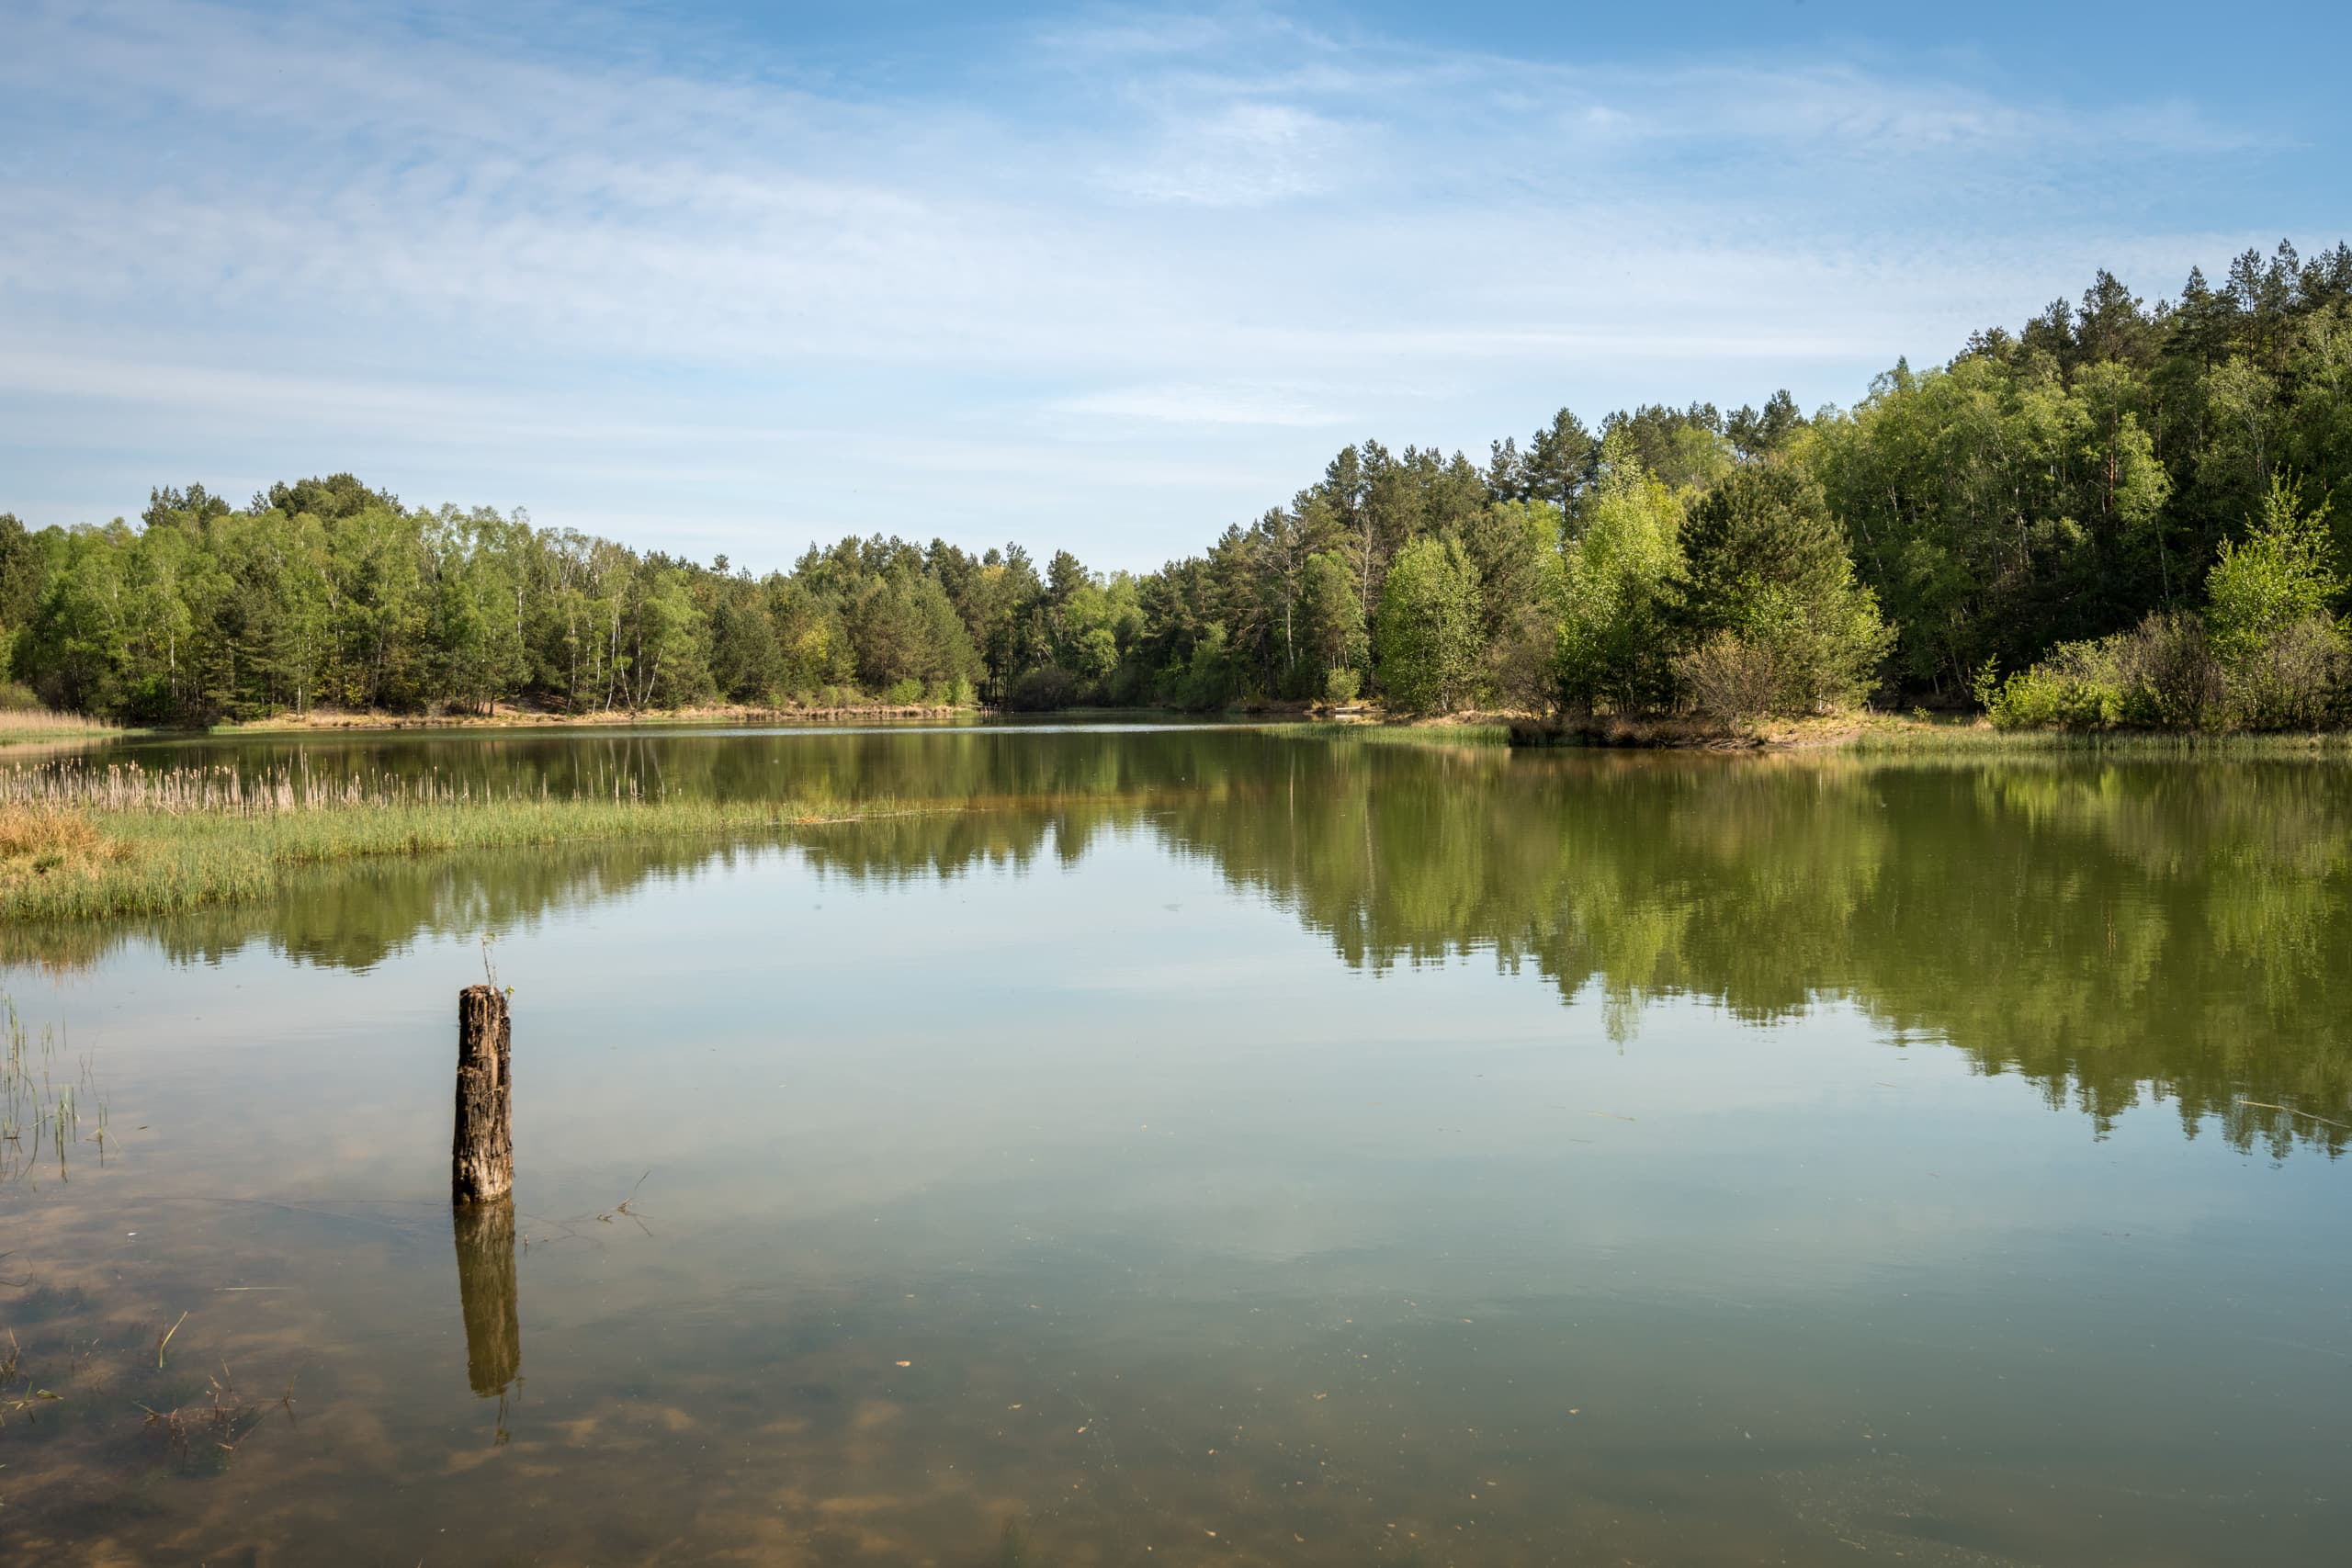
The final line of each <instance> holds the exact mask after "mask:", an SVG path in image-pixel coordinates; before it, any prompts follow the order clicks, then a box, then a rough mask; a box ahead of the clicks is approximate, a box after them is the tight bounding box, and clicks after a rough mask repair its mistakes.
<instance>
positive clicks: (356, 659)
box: [0, 243, 2352, 727]
mask: <svg viewBox="0 0 2352 1568" xmlns="http://www.w3.org/2000/svg"><path fill="white" fill-rule="evenodd" d="M2348 475H2352V247H2347V246H2346V245H2342V244H2339V245H2337V246H2336V247H2335V249H2334V250H2333V251H2329V252H2325V253H2324V254H2321V255H2319V256H2317V257H2315V258H2313V259H2311V260H2305V259H2303V258H2301V256H2299V255H2298V254H2297V253H2296V252H2295V250H2294V249H2293V247H2292V246H2291V245H2289V244H2286V243H2281V244H2280V245H2279V246H2278V250H2277V251H2276V252H2275V253H2273V254H2270V255H2267V256H2265V255H2263V254H2260V253H2258V252H2255V251H2248V252H2247V253H2245V254H2243V255H2241V256H2239V257H2238V258H2237V259H2236V260H2235V261H2233V263H2232V264H2231V265H2230V268H2229V270H2228V274H2227V276H2226V277H2225V279H2224V280H2223V281H2222V283H2221V284H2220V285H2218V286H2216V285H2213V284H2211V283H2209V282H2208V281H2207V279H2206V278H2205V276H2203V274H2202V273H2201V272H2200V271H2197V270H2192V271H2191V272H2190V274H2189V276H2188V282H2187V284H2186V286H2185V287H2184V288H2183V289H2182V291H2181V293H2180V295H2179V296H2178V297H2177V299H2163V300H2159V301H2157V302H2156V303H2155V304H2154V305H2153V306H2151V305H2149V304H2148V303H2147V302H2145V301H2144V300H2143V299H2141V298H2140V297H2138V296H2136V295H2134V294H2132V293H2131V290H2130V289H2128V288H2126V287H2125V286H2124V285H2123V284H2122V283H2121V282H2120V280H2119V279H2118V278H2117V277H2115V276H2113V275H2112V274H2111V273H2108V272H2104V271H2102V272H2100V273H2099V274H2098V276H2097V277H2096V278H2095V279H2094V280H2093V282H2092V284H2091V286H2090V287H2089V288H2087V289H2086V290H2085V291H2084V293H2083V295H2082V296H2081V298H2080V299H2079V300H2071V301H2070V300H2067V299H2060V300H2058V301H2055V302H2053V303H2052V305H2051V306H2050V307H2049V308H2048V309H2047V310H2045V311H2043V312H2042V313H2041V315H2039V316H2037V317H2035V318H2034V319H2033V320H2032V321H2029V322H2027V323H2025V324H2024V326H2023V327H2022V328H2020V329H2018V330H2016V331H2010V330H2007V329H2003V328H1994V329H1990V330H1987V331H1985V332H1981V333H1976V334H1975V335H1974V336H1973V337H1972V338H1971V339H1970V341H1969V342H1968V344H1966V346H1965V347H1964V348H1963V349H1962V352H1961V353H1960V354H1959V355H1956V356H1955V357H1954V358H1953V359H1952V360H1951V362H1950V363H1949V364H1947V365H1944V366H1942V367H1938V368H1933V369H1928V370H1924V371H1915V370H1913V369H1912V368H1911V367H1909V366H1908V365H1907V364H1905V363H1898V364H1897V365H1896V366H1895V367H1894V369H1892V370H1890V371H1888V372H1886V373H1885V374H1883V375H1882V376H1880V377H1879V378H1876V379H1875V380H1874V381H1873V383H1872V385H1871V388H1870V390H1869V393H1868V395H1867V396H1866V397H1865V398H1864V399H1863V400H1861V401H1860V403H1858V404H1856V405H1855V406H1854V407H1852V408H1849V409H1838V408H1825V409H1822V410H1820V411H1818V412H1815V413H1813V414H1810V415H1808V414H1806V413H1804V412H1803V411H1801V410H1799V409H1798V408H1797V407H1796V406H1795V404H1794V402H1793V400H1792V399H1791V398H1790V397H1789V395H1788V394H1787V393H1786V392H1785V391H1784V392H1780V393H1776V394H1775V395H1774V396H1772V397H1771V398H1770V399H1769V400H1766V401H1765V403H1764V404H1763V406H1762V408H1761V409H1758V408H1756V407H1753V406H1748V407H1742V408H1740V409H1738V410H1736V411H1734V412H1729V413H1725V412H1722V411H1720V410H1718V409H1717V408H1716V407H1714V406H1713V405H1712V404H1708V403H1693V404H1691V405H1690V406H1688V407H1685V408H1679V409H1678V408H1672V407H1667V406H1662V405H1652V406H1645V407H1640V408H1635V409H1632V410H1627V411H1621V412H1615V413H1612V414H1610V415H1609V416H1608V417H1607V418H1605V419H1603V420H1601V421H1600V423H1599V425H1598V426H1597V427H1594V426H1589V425H1587V424H1586V423H1584V422H1583V421H1582V420H1580V419H1579V418H1578V417H1577V415H1575V414H1574V413H1572V412H1569V411H1567V410H1562V411H1560V412H1559V413H1558V414H1556V415H1555V417H1554V418H1553V419H1552V420H1551V421H1550V422H1549V423H1547V424H1545V425H1544V427H1543V428H1541V429H1539V430H1538V431H1536V432H1535V433H1534V434H1533V435H1532V437H1531V438H1530V439H1529V441H1528V442H1527V444H1526V445H1525V446H1523V447H1522V446H1521V445H1520V444H1519V443H1518V441H1517V440H1516V438H1510V439H1505V440H1500V441H1498V442H1495V443H1494V444H1493V445H1492V446H1491V447H1490V449H1489V451H1488V454H1487V458H1486V460H1485V461H1484V462H1483V463H1481V462H1476V461H1473V460H1472V459H1471V458H1470V457H1468V456H1467V455H1466V454H1464V453H1461V452H1455V453H1453V454H1451V455H1448V454H1446V453H1443V452H1442V451H1441V450H1439V449H1437V448H1434V447H1421V446H1405V447H1403V448H1402V449H1401V450H1393V449H1391V448H1388V447H1386V446H1382V445H1381V444H1380V443H1378V442H1376V441H1365V442H1363V443H1360V444H1357V445H1352V446H1348V447H1346V448H1344V449H1342V450H1341V451H1340V453H1339V454H1338V455H1337V456H1336V457H1333V458H1332V459H1331V461H1330V462H1329V465H1327V467H1326V468H1325V469H1324V471H1323V473H1322V475H1321V476H1320V477H1319V478H1318V479H1316V480H1315V481H1314V482H1313V483H1311V484H1309V485H1307V486H1306V488H1305V489H1303V490H1301V491H1298V492H1297V493H1296V494H1295V495H1294V496H1293V497H1292V498H1291V499H1290V501H1289V502H1287V503H1286V504H1283V505H1280V506H1276V507H1273V508H1271V509H1269V510H1268V511H1267V512H1266V513H1263V514H1262V515H1261V516H1260V517H1258V518H1257V519H1256V520H1255V521H1253V522H1250V523H1249V524H1246V525H1243V524H1236V525H1231V526H1228V527H1227V529H1226V531H1225V532H1224V534H1223V535H1221V536H1219V537H1218V538H1217V539H1216V541H1215V542H1214V543H1213V544H1211V545H1210V546H1209V547H1208V548H1207V549H1205V550H1204V551H1203V552H1202V553H1200V554H1198V555H1195V556H1192V557H1188V558H1184V559H1182V560H1176V561H1171V562H1169V563H1168V564H1167V565H1165V566H1163V567H1161V568H1160V569H1159V570H1156V571H1151V572H1147V573H1141V574H1135V573H1128V572H1113V573H1108V574H1105V573H1102V572H1097V571H1092V570H1089V569H1088V568H1087V567H1086V566H1085V565H1084V564H1083V563H1082V562H1081V561H1080V560H1079V559H1078V558H1076V557H1075V556H1073V555H1071V554H1070V553H1069V552H1068V551H1059V552H1057V553H1056V554H1055V555H1053V556H1052V557H1051V558H1050V559H1049V560H1047V561H1046V563H1045V564H1044V566H1043V568H1042V569H1041V568H1040V567H1039V565H1038V564H1037V562H1036V560H1035V558H1033V557H1032V556H1031V555H1030V554H1029V553H1028V552H1027V551H1026V550H1024V549H1023V548H1022V547H1019V546H1017V545H1009V546H1006V547H1003V548H1001V549H989V550H988V551H986V552H984V553H980V554H978V555H975V554H972V553H970V552H967V551H966V550H964V549H962V548H960V547H956V546H954V545H950V544H947V543H945V542H944V541H943V540H938V539H934V540H933V541H932V542H931V543H930V544H929V545H928V546H922V545H918V544H915V543H911V542H910V541H907V540H904V539H899V538H896V537H883V536H874V537H870V538H848V539H843V540H842V541H840V542H839V543H837V544H834V545H832V546H831V547H814V546H812V547H810V548H809V550H808V551H807V553H805V554H804V555H803V556H802V557H801V558H799V559H798V560H797V562H796V563H795V564H794V565H793V566H792V568H791V569H790V570H781V571H771V572H769V573H766V574H765V575H763V576H754V575H752V574H751V573H749V572H747V571H743V570H734V569H731V568H730V567H729V562H728V561H727V559H726V558H724V557H720V558H718V559H716V560H714V561H712V562H710V563H708V564H707V565H706V564H702V563H698V562H695V561H690V560H686V559H683V558H677V557H673V556H671V555H668V554H665V553H662V552H660V551H649V552H639V551H637V550H634V549H631V548H629V547H626V546H624V545H621V544H618V543H616V542H614V541H611V540H607V539H603V538H598V537H594V536H589V535H584V534H581V533H578V532H575V531H572V530H569V529H548V528H539V527H537V526H534V525H532V524H531V522H530V521H529V519H528V517H527V516H526V514H524V513H519V512H516V513H499V512H497V511H494V510H492V509H488V508H476V509H473V510H470V511H466V510H460V509H458V508H457V507H454V506H443V507H441V508H439V509H437V510H432V509H424V508H416V507H407V506H403V505H402V504H401V501H400V499H399V498H398V497H397V496H394V495H392V494H390V493H389V492H387V491H380V490H376V489H371V488H369V487H368V485H366V484H365V483H363V482H362V481H360V480H359V479H356V478H354V477H353V476H351V475H349V474H338V475H334V476H333V477H330V478H325V479H304V480H300V481H297V482H291V483H280V484H276V485H272V486H271V487H269V489H267V490H266V491H262V492H260V493H257V494H255V495H254V497H253V498H252V499H251V501H250V502H248V503H247V504H246V505H244V506H243V507H239V506H236V505H234V504H232V502H230V501H229V500H228V499H226V498H224V497H221V496H218V495H215V494H213V493H211V492H209V491H207V490H206V489H205V488H204V487H203V486H201V485H190V486H188V487H187V488H186V489H184V490H183V489H178V488H159V489H157V490H155V491H153V492H152V494H151V497H150V502H149V505H148V507H147V509H146V511H145V512H144V513H142V514H141V518H140V519H139V521H138V522H137V523H135V524H134V523H130V522H127V521H124V520H121V519H118V520H116V521H114V522H112V523H108V524H106V525H83V526H77V527H73V528H59V527H48V528H43V529H40V530H38V531H35V530H28V529H27V528H26V527H24V526H23V525H21V524H20V523H18V522H17V519H16V518H14V517H13V516H6V515H0V650H5V653H6V660H7V672H8V673H9V675H10V676H11V677H12V678H13V679H14V680H15V681H17V682H21V683H23V684H24V685H27V686H29V687H30V688H31V689H32V691H34V692H35V693H37V694H39V696H40V698H41V699H42V700H45V701H47V702H49V703H51V704H52V705H57V706H61V707H65V708H71V709H74V710H78V711H86V712H94V713H100V714H106V715H109V716H119V717H122V718H126V719H132V720H138V721H143V722H196V721H209V720H213V719H219V718H243V717H253V716H265V715H269V714H275V713H280V712H286V711H289V710H292V711H300V710H307V709H311V708H314V707H334V708H382V709H390V710H395V711H405V712H413V711H427V710H433V709H447V710H482V709H487V708H489V707H491V706H492V705H494V704H497V703H502V702H510V703H515V702H519V703H527V704H534V705H543V706H546V707H548V708H552V709H556V710H560V711H565V712H573V713H585V712H598V711H610V710H616V709H618V710H641V709H648V708H674V707H679V706H685V705H698V704H706V703H711V702H721V701H723V702H729V703H741V704H752V705H786V704H798V705H845V704H854V703H863V702H874V701H885V702H893V703H916V702H922V703H933V704H960V705H968V704H973V703H981V702H984V703H988V704H991V705H1000V706H1005V707H1015V708H1053V707H1061V706H1068V705H1079V704H1105V705H1147V704H1158V705H1170V706H1176V707H1182V708H1191V709H1213V708H1219V707H1224V706H1227V705H1233V704H1236V703H1245V702H1251V701H1259V700H1327V701H1335V702H1340V703H1346V702H1350V701H1353V700H1357V699H1359V698H1372V699H1377V700H1380V701H1382V702H1385V703H1386V704H1387V705H1389V706H1391V707H1392V708H1397V709H1400V710H1407V711H1416V712H1435V711H1444V710H1450V709H1460V708H1464V707H1474V706H1485V707H1504V708H1511V709H1517V710H1524V711H1536V712H1544V711H1563V712H1568V713H1590V712H1614V713H1654V712H1674V711H1682V712H1689V711H1694V710H1695V711H1698V712H1702V713H1704V714H1706V715H1709V716H1713V717H1717V718H1723V719H1729V720H1746V719H1752V718H1755V717H1758V716H1765V715H1770V714H1803V713H1812V712H1820V711H1825V710H1830V709H1836V708H1838V707H1842V706H1846V705H1851V704H1854V703H1857V702H1859V701H1861V700H1863V699H1865V698H1866V697H1869V696H1871V694H1883V695H1884V696H1886V697H1888V698H1891V699H1892V700H1895V701H1898V702H1925V703H1933V704H1940V705H1958V704H1962V703H1964V702H1967V701H1970V700H1972V699H1973V700H1976V701H1980V702H1983V703H1985V704H1986V705H1988V706H1989V707H1990V708H1991V709H1992V710H1993V712H1994V713H1995V716H1996V718H1999V719H2001V720H2002V721H2003V722H2010V723H2062V724H2112V723H2135V724H2174V725H2193V726H2205V727H2213V726H2255V727H2265V726H2268V727H2277V726H2289V725H2310V724H2317V723H2329V722H2340V721H2341V720H2343V719H2344V718H2345V717H2346V703H2347V700H2348V699H2352V655H2347V651H2346V635H2345V627H2344V624H2343V621H2342V619H2341V611H2342V610H2343V608H2344V604H2343V601H2344V595H2345V592H2346V588H2345V581H2344V574H2343V572H2342V571H2341V570H2340V564H2339V563H2340V562H2342V561H2343V560H2344V559H2345V545H2346V539H2345V536H2344V531H2345V528H2346V519H2345V518H2344V517H2343V516H2341V515H2338V514H2337V513H2336V512H2335V509H2334V508H2333V506H2332V504H2331V502H2332V498H2333V495H2334V492H2335V489H2336V488H2337V485H2338V483H2339V481H2341V480H2342V479H2345V478H2346V477H2347V476H2348Z"/></svg>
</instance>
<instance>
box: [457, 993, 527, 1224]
mask: <svg viewBox="0 0 2352 1568" xmlns="http://www.w3.org/2000/svg"><path fill="white" fill-rule="evenodd" d="M513 1055H514V1029H513V1027H512V1025H511V1024H510V1022H509V1021H508V1019H507V1016H506V993H504V992H503V991H501V990H499V989H498V988H497V987H493V986H468V987H466V988H465V989H464V990H462V991H459V992H458V1130H457V1135H456V1137H455V1139H454V1140H453V1141H452V1143H451V1145H450V1149H449V1187H450V1195H451V1196H452V1197H453V1198H454V1199H456V1201H458V1202H459V1203H461V1204H463V1203H477V1202H481V1201H483V1200H485V1199H490V1198H503V1197H504V1196H505V1195H506V1192H507V1190H509V1189H510V1188H512V1187H513V1186H514V1185H515V1100H514V1095H513V1092H512V1090H513V1087H514V1086H513V1083H512V1081H511V1079H510V1078H509V1077H508V1069H509V1067H510V1066H511V1062H512V1058H513ZM509 1227H510V1229H511V1227H512V1222H511V1221H510V1222H509Z"/></svg>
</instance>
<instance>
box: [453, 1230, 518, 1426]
mask: <svg viewBox="0 0 2352 1568" xmlns="http://www.w3.org/2000/svg"><path fill="white" fill-rule="evenodd" d="M451 1213H452V1214H453V1216H454V1220H455V1228H456V1231H457V1237H458V1310H459V1311H460V1312H462V1313H463V1314H465V1319H466V1382H467V1384H468V1385H469V1386H470V1387H471V1388H472V1389H473V1391H474V1393H477V1394H480V1395H481V1396H482V1397H483V1398H485V1399H487V1398H489V1397H490V1396H492V1394H499V1393H505V1392H506V1386H507V1385H508V1384H509V1383H511V1382H514V1381H515V1376H516V1374H518V1373H519V1372H521V1371H522V1370H523V1329H522V1325H521V1320H520V1318H519V1316H518V1314H517V1312H516V1305H517V1303H516V1302H515V1200H514V1199H512V1198H492V1199H489V1200H487V1201H482V1202H478V1203H458V1204H456V1205H454V1206H453V1208H452V1210H451Z"/></svg>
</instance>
